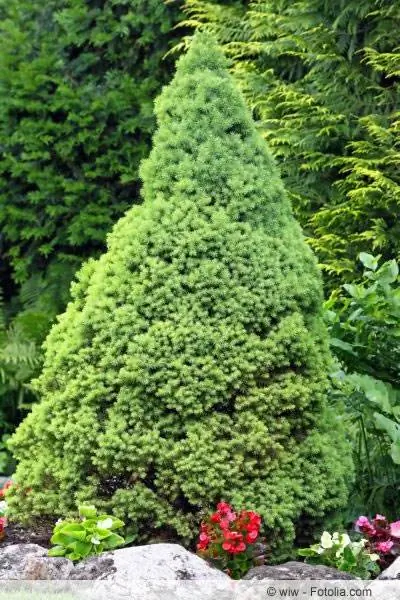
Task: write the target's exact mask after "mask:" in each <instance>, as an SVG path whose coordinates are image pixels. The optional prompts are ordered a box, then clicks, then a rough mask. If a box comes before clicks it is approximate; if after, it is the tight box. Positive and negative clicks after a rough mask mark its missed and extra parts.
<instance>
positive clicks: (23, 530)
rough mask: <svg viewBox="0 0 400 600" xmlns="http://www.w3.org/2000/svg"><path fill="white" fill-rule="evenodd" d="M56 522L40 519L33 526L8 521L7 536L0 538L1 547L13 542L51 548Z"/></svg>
mask: <svg viewBox="0 0 400 600" xmlns="http://www.w3.org/2000/svg"><path fill="white" fill-rule="evenodd" d="M53 527H54V523H49V522H48V521H44V520H43V521H38V522H37V523H35V525H34V526H33V527H29V528H28V527H23V526H22V525H19V524H18V523H8V524H7V527H6V530H5V536H4V538H3V539H2V540H0V548H4V547H5V546H10V545H11V544H38V545H39V546H43V547H44V548H50V546H51V544H50V538H51V534H52V529H53Z"/></svg>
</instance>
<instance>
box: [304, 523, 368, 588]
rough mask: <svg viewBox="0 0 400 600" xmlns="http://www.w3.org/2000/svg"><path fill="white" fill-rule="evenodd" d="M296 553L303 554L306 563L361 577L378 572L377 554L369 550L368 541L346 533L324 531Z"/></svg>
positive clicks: (366, 577)
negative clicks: (318, 539)
mask: <svg viewBox="0 0 400 600" xmlns="http://www.w3.org/2000/svg"><path fill="white" fill-rule="evenodd" d="M298 554H299V555H300V556H304V557H305V558H306V562H307V563H311V564H317V565H318V564H319V565H326V566H328V567H334V568H335V569H339V571H345V572H347V573H351V574H352V575H356V576H358V577H361V578H362V579H369V578H370V577H371V576H372V575H376V574H378V573H379V566H378V560H379V555H378V554H376V553H373V552H371V551H370V549H369V547H368V541H367V540H366V539H361V540H359V541H352V540H351V539H350V537H349V536H348V535H347V533H338V532H337V531H336V532H335V533H333V534H332V535H331V534H330V533H329V532H328V531H324V533H323V534H322V536H321V540H320V541H319V543H318V544H314V545H313V546H310V547H309V548H303V549H301V550H299V551H298Z"/></svg>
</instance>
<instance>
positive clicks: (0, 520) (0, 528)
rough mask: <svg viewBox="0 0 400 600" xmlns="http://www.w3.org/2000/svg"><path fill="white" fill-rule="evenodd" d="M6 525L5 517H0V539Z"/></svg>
mask: <svg viewBox="0 0 400 600" xmlns="http://www.w3.org/2000/svg"><path fill="white" fill-rule="evenodd" d="M6 525H7V521H6V518H5V517H0V540H1V539H2V538H3V537H4V529H5V527H6Z"/></svg>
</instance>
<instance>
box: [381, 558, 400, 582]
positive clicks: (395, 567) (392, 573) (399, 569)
mask: <svg viewBox="0 0 400 600" xmlns="http://www.w3.org/2000/svg"><path fill="white" fill-rule="evenodd" d="M377 579H383V580H394V579H400V557H399V558H396V560H395V561H394V562H393V563H392V564H391V565H390V567H388V568H387V569H385V570H384V571H382V573H381V574H380V575H379V576H378V577H377Z"/></svg>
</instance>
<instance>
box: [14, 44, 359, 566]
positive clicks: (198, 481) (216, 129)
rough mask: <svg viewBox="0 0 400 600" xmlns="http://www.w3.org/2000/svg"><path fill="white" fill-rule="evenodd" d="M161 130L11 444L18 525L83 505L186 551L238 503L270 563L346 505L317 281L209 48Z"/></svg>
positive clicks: (273, 176) (196, 54) (167, 100)
mask: <svg viewBox="0 0 400 600" xmlns="http://www.w3.org/2000/svg"><path fill="white" fill-rule="evenodd" d="M156 113H157V116H158V131H157V132H156V134H155V136H154V145H153V150H152V152H151V154H150V157H149V159H148V160H147V161H145V162H144V163H143V165H142V168H141V175H142V178H143V196H144V203H143V205H141V206H135V207H133V208H132V209H131V210H130V211H128V213H127V214H126V216H125V217H123V218H122V219H121V220H120V221H119V222H118V223H117V225H116V226H115V228H114V230H113V232H112V234H111V235H110V236H109V238H108V251H107V252H106V253H105V254H104V255H103V256H101V258H100V259H99V260H97V261H95V260H92V261H89V262H88V263H87V264H86V265H85V266H84V267H83V268H82V270H81V271H80V273H79V281H78V282H77V283H76V284H74V286H73V301H72V302H71V303H70V304H69V306H68V308H67V310H66V312H65V313H64V314H63V315H62V316H61V317H59V322H58V324H57V325H56V326H55V327H54V328H53V329H52V331H51V333H50V335H49V337H48V339H47V341H46V357H45V365H44V369H43V373H42V375H41V376H40V377H39V379H38V380H37V381H36V383H35V388H36V389H37V390H38V392H39V393H40V396H41V402H40V403H39V404H38V405H36V406H35V407H34V408H33V410H32V413H31V414H30V415H29V416H28V418H27V419H26V420H25V421H24V423H23V424H22V425H21V426H20V428H19V429H18V431H17V433H16V434H15V436H14V438H13V441H12V447H13V450H14V454H15V456H16V458H17V459H18V461H19V466H18V468H17V472H16V476H15V481H16V482H17V484H18V485H16V486H14V487H13V488H12V490H11V492H10V498H9V501H10V511H11V518H13V519H29V518H32V517H34V516H37V515H43V514H47V515H67V514H68V513H69V512H70V511H73V510H75V509H76V506H77V505H78V504H79V503H81V502H82V501H85V502H90V503H94V504H96V506H98V507H99V508H101V509H102V510H112V511H113V513H114V514H116V515H117V516H118V517H120V518H122V519H123V520H124V521H125V522H126V523H127V525H130V527H131V529H132V532H133V534H132V535H134V537H135V539H136V540H140V541H145V540H148V539H149V538H151V537H154V536H157V535H160V536H163V537H164V539H165V536H167V537H171V536H175V537H179V538H181V539H188V538H192V536H193V535H194V534H195V531H196V529H197V527H195V525H197V524H198V522H199V520H200V512H201V510H202V509H204V508H207V507H209V506H210V505H214V504H216V503H217V502H219V501H220V499H225V500H226V501H230V502H231V503H232V504H233V505H235V506H236V507H238V509H240V507H245V508H246V509H251V510H254V511H256V512H258V513H260V515H261V516H262V518H263V521H264V523H265V524H266V528H267V531H268V538H267V539H268V545H269V551H270V553H273V556H274V558H275V559H277V558H279V556H281V555H282V554H285V555H287V553H288V551H289V549H290V547H291V543H292V541H293V537H294V533H295V526H296V525H297V524H298V523H299V521H300V520H301V519H302V518H303V517H304V518H306V517H308V516H309V517H312V518H315V519H317V518H321V517H322V516H323V515H324V514H325V513H326V512H328V511H330V510H332V509H335V508H337V507H339V506H342V505H343V504H345V502H346V497H347V492H346V478H347V476H348V474H349V473H350V471H351V460H350V459H349V458H348V454H349V452H348V448H347V444H346V443H345V440H344V435H343V432H342V430H341V427H340V421H338V415H337V414H333V411H331V410H329V409H328V407H327V403H326V388H327V381H326V373H327V369H328V366H329V361H330V355H329V350H328V343H327V334H326V330H325V328H324V325H323V322H322V289H321V280H320V275H319V272H318V268H317V265H316V261H315V259H314V257H313V255H312V252H311V251H310V249H309V248H308V247H307V245H306V244H305V242H304V239H303V236H302V233H301V230H300V227H299V226H298V224H297V223H296V221H295V220H294V218H293V216H292V213H291V209H290V204H289V201H288V199H287V197H286V195H285V191H284V188H283V186H282V183H281V180H280V177H279V173H278V171H277V169H276V167H275V165H274V162H273V160H272V158H271V156H270V153H269V151H268V149H267V147H266V145H265V143H264V141H263V140H262V139H261V137H260V136H259V135H258V133H257V131H256V129H255V126H254V123H253V121H252V119H251V116H250V114H249V112H248V111H247V110H246V107H245V104H244V101H243V99H242V97H241V96H240V94H239V93H238V92H237V90H236V89H235V86H234V84H233V82H232V80H231V79H230V76H229V75H228V73H227V70H226V64H225V59H224V58H223V56H222V54H221V53H220V51H219V50H218V49H217V48H216V46H215V44H214V42H213V40H212V39H211V38H209V37H207V36H206V37H204V38H202V37H201V36H200V37H199V38H198V39H197V40H196V41H195V42H194V43H193V46H192V47H191V49H190V51H189V53H188V54H187V56H185V57H183V58H182V59H181V60H180V62H179V67H178V70H177V73H176V76H175V78H174V80H173V81H172V83H171V84H170V85H169V86H168V87H166V88H165V90H164V92H163V93H162V95H161V96H160V98H159V99H158V101H157V103H156ZM333 432H334V433H333Z"/></svg>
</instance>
